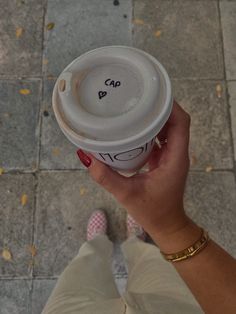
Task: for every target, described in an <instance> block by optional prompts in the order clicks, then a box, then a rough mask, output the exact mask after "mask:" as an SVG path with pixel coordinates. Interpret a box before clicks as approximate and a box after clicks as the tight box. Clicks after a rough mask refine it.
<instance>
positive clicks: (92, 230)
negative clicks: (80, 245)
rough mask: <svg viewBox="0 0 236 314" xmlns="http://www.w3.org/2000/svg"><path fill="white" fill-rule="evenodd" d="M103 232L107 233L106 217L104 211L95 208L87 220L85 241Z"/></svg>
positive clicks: (103, 233)
mask: <svg viewBox="0 0 236 314" xmlns="http://www.w3.org/2000/svg"><path fill="white" fill-rule="evenodd" d="M105 234H107V218H106V215H105V212H104V211H102V210H95V211H94V212H93V213H92V215H91V217H90V218H89V221H88V226H87V241H90V240H93V239H94V238H95V237H97V236H99V235H105Z"/></svg>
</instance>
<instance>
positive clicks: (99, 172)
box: [88, 154, 132, 199]
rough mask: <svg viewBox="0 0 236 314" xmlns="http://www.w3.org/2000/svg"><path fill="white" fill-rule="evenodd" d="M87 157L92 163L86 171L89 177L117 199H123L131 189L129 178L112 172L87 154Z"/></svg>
mask: <svg viewBox="0 0 236 314" xmlns="http://www.w3.org/2000/svg"><path fill="white" fill-rule="evenodd" d="M89 157H90V158H91V159H92V163H91V165H90V167H89V169H88V170H89V173H90V175H91V177H92V178H93V179H94V180H95V181H96V182H97V183H98V184H100V185H101V186H103V187H104V188H105V189H106V190H107V191H108V192H110V193H112V194H113V195H114V196H115V197H117V198H118V199H123V198H125V197H126V196H127V195H128V194H129V193H130V191H131V188H132V183H131V182H130V180H129V178H127V177H124V176H122V175H120V174H119V173H118V172H116V171H114V170H112V169H111V168H110V167H108V166H107V165H105V164H104V163H102V162H100V161H99V160H97V159H96V158H95V157H94V156H92V155H91V154H89Z"/></svg>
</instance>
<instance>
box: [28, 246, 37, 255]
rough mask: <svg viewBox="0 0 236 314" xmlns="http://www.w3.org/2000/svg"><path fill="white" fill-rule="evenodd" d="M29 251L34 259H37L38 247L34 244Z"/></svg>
mask: <svg viewBox="0 0 236 314" xmlns="http://www.w3.org/2000/svg"><path fill="white" fill-rule="evenodd" d="M29 251H30V254H31V256H32V257H35V256H36V254H37V249H36V246H35V245H34V244H32V245H30V246H29Z"/></svg>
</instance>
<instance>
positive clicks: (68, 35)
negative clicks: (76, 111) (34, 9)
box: [44, 0, 132, 76]
mask: <svg viewBox="0 0 236 314" xmlns="http://www.w3.org/2000/svg"><path fill="white" fill-rule="evenodd" d="M119 3H120V4H119V5H116V6H115V5H113V1H107V0H99V1H97V0H90V1H89V5H88V1H87V0H80V1H77V0H71V1H60V0H49V1H48V6H47V14H46V21H45V22H46V25H47V24H48V23H55V26H54V28H53V29H52V30H50V31H47V30H46V31H45V36H44V37H45V43H44V47H45V49H44V58H45V59H46V62H47V61H48V63H47V64H45V65H44V72H45V73H47V74H49V75H54V76H57V75H58V74H59V73H60V72H61V71H62V70H63V68H64V67H65V66H66V65H67V64H69V63H70V62H71V61H72V60H73V59H75V58H76V57H78V56H79V55H80V54H82V53H84V52H86V51H88V50H91V49H93V48H97V47H100V46H106V45H130V44H131V23H130V22H131V15H132V7H131V0H126V1H120V2H119ZM44 63H45V62H44Z"/></svg>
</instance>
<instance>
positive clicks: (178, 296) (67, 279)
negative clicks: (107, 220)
mask: <svg viewBox="0 0 236 314" xmlns="http://www.w3.org/2000/svg"><path fill="white" fill-rule="evenodd" d="M112 250H113V244H112V242H111V241H109V239H108V238H107V236H98V237H96V238H95V239H93V240H92V241H89V242H85V243H84V244H83V245H82V247H81V248H80V251H79V254H78V256H76V257H75V258H74V259H73V260H72V262H71V263H70V264H69V265H68V266H67V267H66V269H65V270H64V272H63V273H62V274H61V276H60V278H59V279H58V282H57V284H56V287H55V288H54V290H53V292H52V294H51V296H50V298H49V300H48V302H47V304H46V306H45V308H44V310H43V314H77V313H81V314H123V313H126V314H145V313H148V314H149V313H151V314H159V313H160V314H193V313H194V314H197V313H198V314H199V313H203V311H202V310H201V308H200V306H199V305H198V303H197V301H196V300H195V298H194V297H193V295H192V294H191V292H190V290H189V289H188V287H187V286H186V284H185V283H184V281H183V280H182V279H181V277H180V276H179V275H178V273H177V272H176V270H175V269H174V267H173V266H172V265H171V264H170V263H169V262H167V261H165V260H164V259H163V257H162V256H161V254H160V252H159V250H158V248H157V247H156V246H154V245H151V244H147V243H145V242H143V241H141V240H139V239H138V238H136V237H131V238H129V239H128V240H126V241H125V242H124V243H123V244H122V251H123V253H124V256H125V259H126V261H127V265H128V273H129V275H128V282H127V288H126V292H125V294H124V295H122V296H121V295H120V294H119V292H118V290H117V287H116V285H115V281H114V279H113V275H112V271H111V257H112Z"/></svg>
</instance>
